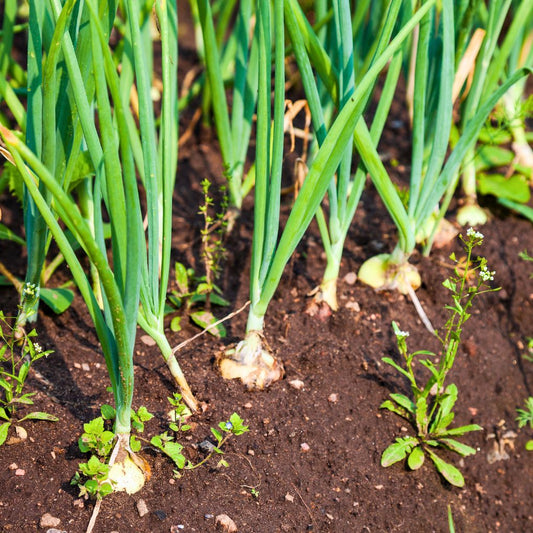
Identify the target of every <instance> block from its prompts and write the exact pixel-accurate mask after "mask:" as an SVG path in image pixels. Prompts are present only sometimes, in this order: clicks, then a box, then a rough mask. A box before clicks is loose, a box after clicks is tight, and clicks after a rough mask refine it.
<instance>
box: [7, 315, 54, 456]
mask: <svg viewBox="0 0 533 533" xmlns="http://www.w3.org/2000/svg"><path fill="white" fill-rule="evenodd" d="M36 336H37V333H36V332H35V330H32V331H30V332H29V333H25V334H23V336H22V337H20V336H17V335H15V331H14V330H13V329H12V327H11V326H10V323H9V319H8V318H7V317H6V316H5V315H4V313H3V312H2V311H0V341H1V343H0V387H1V388H2V389H3V390H2V393H1V394H0V446H1V445H2V444H4V442H5V441H6V439H7V436H8V432H9V428H10V427H11V426H12V425H14V424H20V423H21V422H24V421H25V420H47V421H49V422H57V420H58V419H57V418H56V417H55V416H52V415H49V414H48V413H43V412H41V411H32V412H31V413H27V414H24V415H23V416H22V413H19V411H20V410H22V409H24V408H27V407H28V406H31V405H33V400H32V397H33V396H35V394H36V393H35V392H24V386H25V384H26V379H27V377H28V374H29V372H30V368H31V365H33V364H34V363H35V362H36V361H38V360H39V359H41V358H42V357H48V355H50V354H51V353H52V350H43V349H42V347H41V345H40V344H39V343H37V342H35V337H36Z"/></svg>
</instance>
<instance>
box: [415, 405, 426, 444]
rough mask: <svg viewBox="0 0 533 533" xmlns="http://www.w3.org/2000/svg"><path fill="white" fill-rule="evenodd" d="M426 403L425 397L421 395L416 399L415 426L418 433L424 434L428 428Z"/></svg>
mask: <svg viewBox="0 0 533 533" xmlns="http://www.w3.org/2000/svg"><path fill="white" fill-rule="evenodd" d="M427 410H428V405H427V402H426V399H425V398H424V397H423V396H421V397H420V398H418V400H417V401H416V415H415V416H416V427H417V428H418V432H419V434H420V435H425V434H426V433H427V429H428V415H427Z"/></svg>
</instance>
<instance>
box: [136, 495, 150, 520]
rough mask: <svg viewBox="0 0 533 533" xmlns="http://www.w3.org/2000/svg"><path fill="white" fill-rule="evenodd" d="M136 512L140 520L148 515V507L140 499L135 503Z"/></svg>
mask: <svg viewBox="0 0 533 533" xmlns="http://www.w3.org/2000/svg"><path fill="white" fill-rule="evenodd" d="M137 512H138V513H139V516H140V517H141V518H142V517H143V516H145V515H147V514H148V506H147V505H146V502H145V501H144V500H143V499H142V498H141V499H140V500H139V501H138V502H137Z"/></svg>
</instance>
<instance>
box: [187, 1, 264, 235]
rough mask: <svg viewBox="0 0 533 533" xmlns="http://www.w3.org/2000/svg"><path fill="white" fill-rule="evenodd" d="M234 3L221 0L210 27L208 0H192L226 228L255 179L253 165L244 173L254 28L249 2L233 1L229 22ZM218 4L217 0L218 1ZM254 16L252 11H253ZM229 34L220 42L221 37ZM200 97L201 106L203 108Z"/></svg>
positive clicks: (253, 85)
mask: <svg viewBox="0 0 533 533" xmlns="http://www.w3.org/2000/svg"><path fill="white" fill-rule="evenodd" d="M234 3H235V2H223V3H222V5H223V8H222V9H221V12H220V13H219V18H218V23H217V25H216V28H215V22H214V14H213V8H212V6H211V2H209V0H191V6H192V10H193V13H196V14H197V17H198V18H197V20H198V24H199V26H200V28H201V42H200V46H201V49H200V50H201V54H200V55H201V57H202V58H203V61H204V63H205V68H206V76H207V82H208V83H207V84H206V89H208V90H205V91H204V97H205V96H206V95H208V97H210V101H211V103H212V107H213V116H214V121H215V128H216V131H217V135H218V140H219V142H220V149H221V153H222V159H223V162H224V167H225V174H226V176H227V180H228V191H229V207H230V210H229V215H230V217H231V219H232V220H231V221H230V228H229V229H230V230H231V226H232V224H233V221H234V219H235V218H236V217H237V216H238V213H239V211H240V209H241V207H242V201H243V199H244V197H245V196H246V195H247V194H248V193H249V192H250V190H251V188H252V186H253V183H254V169H253V167H252V169H251V170H250V171H249V172H248V173H247V174H245V171H244V170H245V162H246V155H247V152H248V146H249V143H250V135H251V131H252V124H253V120H252V119H253V114H254V110H255V106H256V98H257V83H258V81H257V80H258V78H257V54H258V43H257V39H258V36H257V27H256V28H255V29H254V26H253V21H254V8H253V5H254V2H252V1H251V0H242V1H240V2H239V3H238V9H237V13H236V14H235V18H234V20H235V22H234V24H233V26H229V22H230V21H231V20H232V18H231V15H232V11H233V5H234ZM219 7H220V3H219ZM255 16H256V15H255ZM225 35H228V38H227V41H226V42H225V43H224V44H223V39H224V36H225ZM228 71H230V74H229V77H230V78H231V79H232V81H233V91H232V100H231V101H232V107H231V112H230V108H229V104H228V99H227V97H226V94H225V87H224V79H225V77H228V76H227V75H226V73H227V72H228ZM205 102H206V101H205V99H204V110H205V109H206V105H205Z"/></svg>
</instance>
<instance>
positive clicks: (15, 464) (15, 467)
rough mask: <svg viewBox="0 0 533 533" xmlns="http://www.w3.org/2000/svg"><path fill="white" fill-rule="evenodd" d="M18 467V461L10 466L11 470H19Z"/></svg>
mask: <svg viewBox="0 0 533 533" xmlns="http://www.w3.org/2000/svg"><path fill="white" fill-rule="evenodd" d="M18 467H19V465H18V464H17V463H11V464H10V465H9V466H8V468H9V470H17V468H18Z"/></svg>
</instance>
